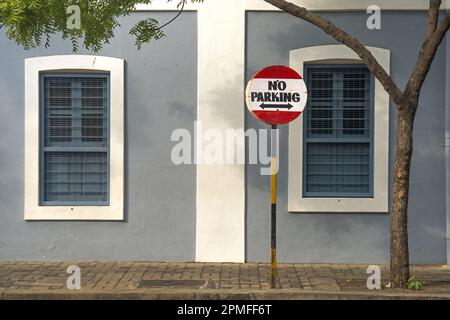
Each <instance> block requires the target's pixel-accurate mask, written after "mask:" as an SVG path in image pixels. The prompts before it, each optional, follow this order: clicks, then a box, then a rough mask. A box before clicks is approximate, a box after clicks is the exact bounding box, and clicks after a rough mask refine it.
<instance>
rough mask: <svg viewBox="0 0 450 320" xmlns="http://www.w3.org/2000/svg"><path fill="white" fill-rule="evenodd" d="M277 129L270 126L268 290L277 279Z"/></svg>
mask: <svg viewBox="0 0 450 320" xmlns="http://www.w3.org/2000/svg"><path fill="white" fill-rule="evenodd" d="M277 143H278V127H277V125H276V124H273V125H272V129H271V130H270V156H271V160H270V161H271V162H270V167H271V170H270V172H271V176H270V198H271V208H270V209H271V227H270V288H272V289H275V288H276V287H277V285H276V278H277V173H278V168H277V166H278V154H277V150H278V146H277Z"/></svg>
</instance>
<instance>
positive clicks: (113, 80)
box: [24, 55, 124, 220]
mask: <svg viewBox="0 0 450 320" xmlns="http://www.w3.org/2000/svg"><path fill="white" fill-rule="evenodd" d="M47 71H76V72H89V71H90V72H92V71H104V72H109V74H110V95H111V96H110V137H109V140H110V149H109V157H110V170H109V175H110V186H109V188H110V193H109V198H110V201H109V203H110V204H109V205H108V206H40V205H39V130H40V128H39V126H40V122H39V101H40V96H39V95H40V92H39V75H40V73H41V72H47ZM24 199H25V202H24V215H25V219H26V220H123V216H124V215H123V208H124V207H123V204H124V61H123V60H122V59H117V58H109V57H100V56H83V55H67V56H66V55H64V56H47V57H38V58H30V59H26V60H25V198H24Z"/></svg>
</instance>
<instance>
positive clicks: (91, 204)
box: [24, 55, 124, 221]
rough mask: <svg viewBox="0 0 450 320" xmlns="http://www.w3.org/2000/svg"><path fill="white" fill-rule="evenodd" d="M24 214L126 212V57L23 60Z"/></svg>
mask: <svg viewBox="0 0 450 320" xmlns="http://www.w3.org/2000/svg"><path fill="white" fill-rule="evenodd" d="M24 216H25V219H26V220H116V221H121V220H123V217H124V61H123V60H122V59H117V58H109V57H101V56H86V55H63V56H48V57H37V58H30V59H26V60H25V197H24Z"/></svg>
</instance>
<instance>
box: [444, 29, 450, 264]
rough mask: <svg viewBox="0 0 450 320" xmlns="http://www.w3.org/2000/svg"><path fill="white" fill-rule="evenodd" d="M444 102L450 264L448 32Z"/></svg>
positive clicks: (449, 69) (449, 34)
mask: <svg viewBox="0 0 450 320" xmlns="http://www.w3.org/2000/svg"><path fill="white" fill-rule="evenodd" d="M445 45H446V57H447V60H446V68H445V70H446V75H447V76H446V79H447V80H446V82H445V83H446V89H445V92H446V95H445V96H446V103H445V144H444V145H445V156H446V193H445V194H446V198H447V201H446V204H447V210H446V213H447V234H446V240H447V264H450V194H449V192H448V191H449V190H450V33H448V34H447V38H446V43H445Z"/></svg>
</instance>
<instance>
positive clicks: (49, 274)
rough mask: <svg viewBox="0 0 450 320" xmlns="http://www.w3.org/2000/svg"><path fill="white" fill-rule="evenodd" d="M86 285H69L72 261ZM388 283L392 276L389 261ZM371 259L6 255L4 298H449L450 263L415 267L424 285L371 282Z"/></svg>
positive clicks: (0, 269)
mask: <svg viewBox="0 0 450 320" xmlns="http://www.w3.org/2000/svg"><path fill="white" fill-rule="evenodd" d="M70 265H76V266H78V267H79V268H80V270H81V290H68V289H66V280H67V278H68V277H69V274H67V273H66V270H67V268H68V266H70ZM380 267H381V269H382V279H383V280H382V281H383V283H388V282H389V278H388V277H389V273H388V270H387V267H386V266H380ZM366 270H367V265H333V264H317V265H316V264H281V265H280V266H279V272H278V288H277V289H276V290H270V289H269V284H268V280H269V269H268V265H267V264H250V263H246V264H229V263H184V262H183V263H177V262H0V299H269V300H270V299H450V268H449V267H448V266H414V267H412V274H413V275H414V276H415V277H416V278H417V279H419V280H420V281H421V282H422V283H423V285H424V287H423V289H422V290H420V291H410V290H392V289H383V290H375V291H371V290H368V289H367V288H366V281H367V277H368V275H367V274H366Z"/></svg>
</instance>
